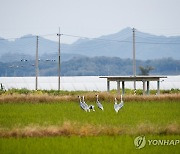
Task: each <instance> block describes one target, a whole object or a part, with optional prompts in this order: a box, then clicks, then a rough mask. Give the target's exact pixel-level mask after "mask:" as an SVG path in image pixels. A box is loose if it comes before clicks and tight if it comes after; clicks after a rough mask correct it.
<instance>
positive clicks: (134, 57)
mask: <svg viewBox="0 0 180 154" xmlns="http://www.w3.org/2000/svg"><path fill="white" fill-rule="evenodd" d="M132 31H133V75H134V77H136V50H135V28H133V29H132ZM134 92H135V93H136V81H134Z"/></svg>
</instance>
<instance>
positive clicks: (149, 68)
mask: <svg viewBox="0 0 180 154" xmlns="http://www.w3.org/2000/svg"><path fill="white" fill-rule="evenodd" d="M139 69H140V74H139V75H149V72H150V71H152V70H154V68H153V67H152V66H146V67H143V66H139Z"/></svg>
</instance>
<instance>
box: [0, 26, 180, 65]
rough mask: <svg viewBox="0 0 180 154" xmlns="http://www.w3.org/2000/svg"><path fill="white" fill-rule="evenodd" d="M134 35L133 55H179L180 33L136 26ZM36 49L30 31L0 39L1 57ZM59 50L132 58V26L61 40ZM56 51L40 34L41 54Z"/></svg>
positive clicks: (32, 53) (31, 53) (50, 54)
mask: <svg viewBox="0 0 180 154" xmlns="http://www.w3.org/2000/svg"><path fill="white" fill-rule="evenodd" d="M135 35H136V37H135V40H136V59H140V60H147V59H160V58H167V57H172V58H173V59H177V60H179V59H180V36H172V37H166V36H156V35H152V34H148V33H143V32H140V31H138V30H136V33H135ZM62 39H63V36H62ZM35 52H36V37H35V36H33V35H31V34H30V35H26V36H23V37H21V38H19V39H15V40H14V41H7V40H2V39H1V40H0V61H1V60H2V59H4V57H5V56H7V55H8V54H10V53H11V54H14V55H16V54H17V55H18V56H19V57H21V55H22V57H23V55H27V56H28V55H29V57H35ZM61 53H64V54H66V55H69V56H70V57H71V58H72V57H73V56H72V55H78V56H80V55H84V56H89V57H95V56H107V57H120V58H132V29H131V28H129V27H128V28H125V29H123V30H121V31H120V32H117V33H114V34H110V35H104V36H101V37H99V38H94V39H88V38H86V39H84V38H80V39H79V40H77V41H76V42H74V43H73V44H63V43H62V44H61ZM57 54H58V42H55V41H51V40H48V39H45V38H42V37H39V55H40V56H42V55H48V56H47V58H50V57H54V58H57ZM4 55H5V56H4ZM2 57H3V58H2ZM68 59H69V58H68ZM7 60H8V57H7Z"/></svg>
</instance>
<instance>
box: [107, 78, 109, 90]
mask: <svg viewBox="0 0 180 154" xmlns="http://www.w3.org/2000/svg"><path fill="white" fill-rule="evenodd" d="M109 91H110V81H109V80H108V79H107V92H109Z"/></svg>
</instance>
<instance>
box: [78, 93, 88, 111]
mask: <svg viewBox="0 0 180 154" xmlns="http://www.w3.org/2000/svg"><path fill="white" fill-rule="evenodd" d="M78 98H79V103H80V107H81V108H82V109H83V110H84V111H86V112H87V108H86V106H85V105H84V103H83V102H82V101H81V96H78Z"/></svg>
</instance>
